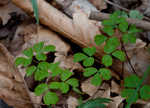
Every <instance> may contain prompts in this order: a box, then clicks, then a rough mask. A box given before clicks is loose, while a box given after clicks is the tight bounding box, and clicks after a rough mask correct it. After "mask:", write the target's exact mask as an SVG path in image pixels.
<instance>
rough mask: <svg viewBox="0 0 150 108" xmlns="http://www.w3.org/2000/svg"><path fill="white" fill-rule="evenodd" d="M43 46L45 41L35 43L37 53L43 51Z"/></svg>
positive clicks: (34, 47) (34, 48)
mask: <svg viewBox="0 0 150 108" xmlns="http://www.w3.org/2000/svg"><path fill="white" fill-rule="evenodd" d="M43 47H44V42H39V43H37V44H35V45H34V46H33V50H34V51H35V52H36V53H39V52H41V51H42V49H43Z"/></svg>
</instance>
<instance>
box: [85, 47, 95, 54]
mask: <svg viewBox="0 0 150 108" xmlns="http://www.w3.org/2000/svg"><path fill="white" fill-rule="evenodd" d="M83 52H84V53H86V54H87V55H88V56H93V55H94V54H95V52H96V48H95V47H91V48H90V47H88V48H83Z"/></svg>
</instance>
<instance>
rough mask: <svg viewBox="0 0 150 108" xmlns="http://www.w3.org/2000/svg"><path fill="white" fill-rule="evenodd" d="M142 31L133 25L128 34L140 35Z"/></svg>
mask: <svg viewBox="0 0 150 108" xmlns="http://www.w3.org/2000/svg"><path fill="white" fill-rule="evenodd" d="M141 31H142V30H140V29H137V28H136V26H135V25H133V24H132V25H131V26H130V27H129V30H128V33H130V34H132V33H138V32H141Z"/></svg>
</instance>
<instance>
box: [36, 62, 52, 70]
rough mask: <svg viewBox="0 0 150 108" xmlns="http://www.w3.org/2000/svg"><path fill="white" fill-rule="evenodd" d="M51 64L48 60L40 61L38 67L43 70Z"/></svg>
mask: <svg viewBox="0 0 150 108" xmlns="http://www.w3.org/2000/svg"><path fill="white" fill-rule="evenodd" d="M49 66H50V64H49V63H48V62H40V63H39V64H38V66H37V67H38V68H39V69H41V70H48V69H49Z"/></svg>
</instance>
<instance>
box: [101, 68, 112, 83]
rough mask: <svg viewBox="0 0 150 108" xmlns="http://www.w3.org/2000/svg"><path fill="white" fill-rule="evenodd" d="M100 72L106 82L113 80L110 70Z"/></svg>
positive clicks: (104, 69) (103, 69)
mask: <svg viewBox="0 0 150 108" xmlns="http://www.w3.org/2000/svg"><path fill="white" fill-rule="evenodd" d="M99 72H100V74H101V75H102V77H103V79H104V80H110V78H111V72H110V70H109V69H106V68H100V69H99Z"/></svg>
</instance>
